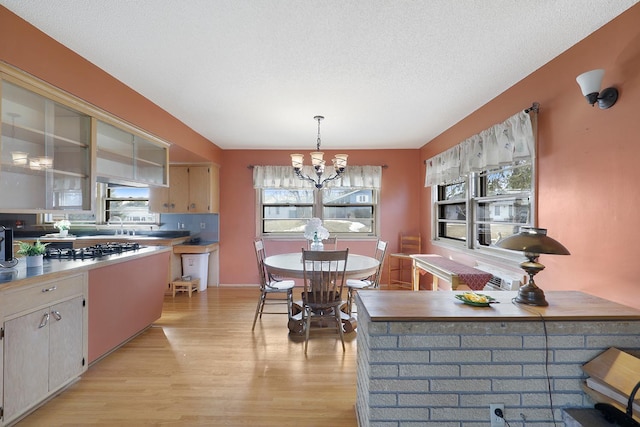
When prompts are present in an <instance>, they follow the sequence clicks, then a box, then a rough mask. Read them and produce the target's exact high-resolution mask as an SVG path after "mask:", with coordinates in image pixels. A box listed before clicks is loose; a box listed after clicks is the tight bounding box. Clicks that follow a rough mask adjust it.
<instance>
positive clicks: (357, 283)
mask: <svg viewBox="0 0 640 427" xmlns="http://www.w3.org/2000/svg"><path fill="white" fill-rule="evenodd" d="M386 254H387V242H385V241H382V240H380V239H378V242H377V243H376V251H375V254H374V258H375V259H376V260H378V262H379V263H380V264H378V269H377V270H376V272H375V273H374V274H373V275H371V276H369V277H366V278H364V279H360V280H358V279H347V314H349V316H351V315H352V314H353V299H354V297H355V292H356V291H358V290H360V289H367V288H378V287H380V278H381V277H382V269H383V265H384V257H385V255H386Z"/></svg>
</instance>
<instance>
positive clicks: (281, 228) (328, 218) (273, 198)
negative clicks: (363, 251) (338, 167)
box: [257, 187, 378, 235]
mask: <svg viewBox="0 0 640 427" xmlns="http://www.w3.org/2000/svg"><path fill="white" fill-rule="evenodd" d="M257 192H258V197H259V200H260V203H259V206H260V224H261V230H260V233H261V234H262V235H266V234H270V235H274V234H280V235H287V234H295V235H300V234H301V233H302V232H303V231H304V226H305V225H306V223H307V221H308V220H309V219H311V218H313V217H317V218H320V219H322V220H323V223H324V226H325V227H326V228H327V229H328V230H329V232H330V233H331V234H341V235H344V234H349V235H356V234H366V235H372V234H376V225H377V219H376V215H377V193H378V191H377V190H374V189H363V188H357V189H352V188H337V187H330V188H323V189H321V190H312V189H308V190H307V189H294V188H262V189H258V190H257Z"/></svg>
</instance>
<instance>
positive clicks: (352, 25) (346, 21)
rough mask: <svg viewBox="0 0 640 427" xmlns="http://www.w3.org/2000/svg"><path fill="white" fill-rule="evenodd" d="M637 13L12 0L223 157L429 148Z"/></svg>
mask: <svg viewBox="0 0 640 427" xmlns="http://www.w3.org/2000/svg"><path fill="white" fill-rule="evenodd" d="M637 2H638V0H606V1H603V0H537V1H531V0H484V1H471V0H422V1H417V0H410V1H409V0H316V1H308V0H108V1H104V0H47V1H44V0H0V4H1V5H3V6H5V7H7V8H8V9H9V10H11V11H13V12H14V13H16V14H17V15H19V16H20V17H22V18H23V19H25V20H26V21H28V22H30V23H31V24H33V25H34V26H35V27H37V28H39V29H40V30H42V31H43V32H45V33H46V34H48V35H50V36H51V37H53V38H54V39H56V40H58V41H59V42H61V43H62V44H64V45H66V46H67V47H69V48H70V49H72V50H73V51H75V52H77V53H78V54H80V55H81V56H83V57H85V58H86V59H88V60H89V61H91V62H92V63H94V64H96V65H97V66H99V67H100V68H102V69H104V70H105V71H107V72H108V73H110V74H111V75H113V76H114V77H115V78H117V79H118V80H120V81H122V82H124V83H125V84H127V85H128V86H130V87H131V88H133V89H134V90H136V91H137V92H139V93H140V94H142V95H144V96H145V97H147V98H148V99H150V100H151V101H153V102H155V103H156V104H158V105H159V106H160V107H162V108H163V109H165V110H167V111H168V112H170V113H171V114H173V115H174V116H175V117H177V118H178V119H180V120H181V121H182V122H184V123H185V124H186V125H188V126H189V127H191V128H192V129H194V130H195V131H197V132H198V133H200V134H201V135H203V136H204V137H205V138H207V139H209V140H210V141H212V142H214V143H215V144H217V145H218V146H220V147H221V148H223V149H233V148H237V149H280V148H283V149H284V148H286V149H288V148H300V149H313V148H314V147H315V142H316V132H317V123H316V122H315V121H314V119H313V117H314V116H315V115H318V114H320V115H324V116H325V117H326V119H325V120H324V121H323V122H322V125H321V131H322V147H323V148H337V147H343V148H351V149H356V148H418V147H421V146H422V145H424V144H425V143H426V142H428V141H429V140H431V139H433V138H434V137H436V136H437V135H439V134H440V133H442V132H443V131H444V130H446V129H447V128H449V127H450V126H452V125H454V124H455V123H457V122H458V121H459V120H461V119H463V118H464V117H465V116H467V115H468V114H470V113H472V112H473V111H475V110H476V109H477V108H479V107H480V106H482V105H484V104H486V103H487V102H488V101H490V100H491V99H493V98H494V97H496V96H497V95H499V94H500V93H502V92H503V91H505V90H506V89H508V88H509V87H510V86H512V85H513V84H515V83H517V82H518V81H520V80H522V79H523V78H524V77H526V76H527V75H529V74H530V73H531V72H533V71H534V70H536V69H537V68H539V67H540V66H542V65H543V64H545V63H547V62H549V61H550V60H551V59H553V58H554V57H556V56H557V55H559V54H560V53H562V52H563V51H565V50H566V49H568V48H569V47H571V46H572V45H574V44H576V43H577V42H578V41H580V40H582V39H583V38H585V37H586V36H588V35H589V34H591V33H592V32H594V31H595V30H597V29H598V28H600V27H601V26H602V25H604V24H605V23H607V22H609V21H610V20H611V19H613V18H614V17H616V16H618V15H619V14H620V13H622V12H623V11H625V10H626V9H628V8H629V7H631V6H632V5H633V4H635V3H637ZM581 71H582V70H581ZM584 71H586V70H584ZM578 90H579V89H578V87H577V85H576V94H578ZM532 101H533V100H532ZM524 107H527V106H526V105H523V108H524Z"/></svg>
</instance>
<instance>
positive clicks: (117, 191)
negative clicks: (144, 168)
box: [43, 183, 160, 225]
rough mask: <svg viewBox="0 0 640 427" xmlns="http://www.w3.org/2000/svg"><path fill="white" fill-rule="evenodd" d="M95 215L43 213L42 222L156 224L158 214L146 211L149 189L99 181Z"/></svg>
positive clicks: (147, 209) (147, 208)
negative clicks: (65, 220)
mask: <svg viewBox="0 0 640 427" xmlns="http://www.w3.org/2000/svg"><path fill="white" fill-rule="evenodd" d="M96 199H97V202H96V214H94V213H80V214H65V213H56V214H44V216H43V222H45V223H54V222H55V221H58V220H60V219H68V220H69V221H71V223H72V224H75V225H94V224H105V223H107V222H109V220H111V223H114V222H115V223H116V224H120V220H122V223H123V224H128V225H134V224H145V225H150V224H158V223H159V222H160V221H159V219H160V218H159V217H160V216H159V214H156V213H153V212H149V188H147V187H128V186H125V185H116V184H105V183H98V184H97V186H96Z"/></svg>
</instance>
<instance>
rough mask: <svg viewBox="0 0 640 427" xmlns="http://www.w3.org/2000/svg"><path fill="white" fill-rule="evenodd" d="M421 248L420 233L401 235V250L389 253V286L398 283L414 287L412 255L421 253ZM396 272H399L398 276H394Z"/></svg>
mask: <svg viewBox="0 0 640 427" xmlns="http://www.w3.org/2000/svg"><path fill="white" fill-rule="evenodd" d="M421 250H422V245H421V239H420V234H417V235H415V236H414V235H407V234H401V235H400V252H397V253H392V254H389V263H388V265H389V281H388V286H389V287H391V286H392V285H396V286H398V287H408V288H409V289H413V272H412V265H413V260H412V259H411V256H410V255H415V254H419V253H420V251H421ZM394 272H397V275H396V278H393V273H394Z"/></svg>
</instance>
